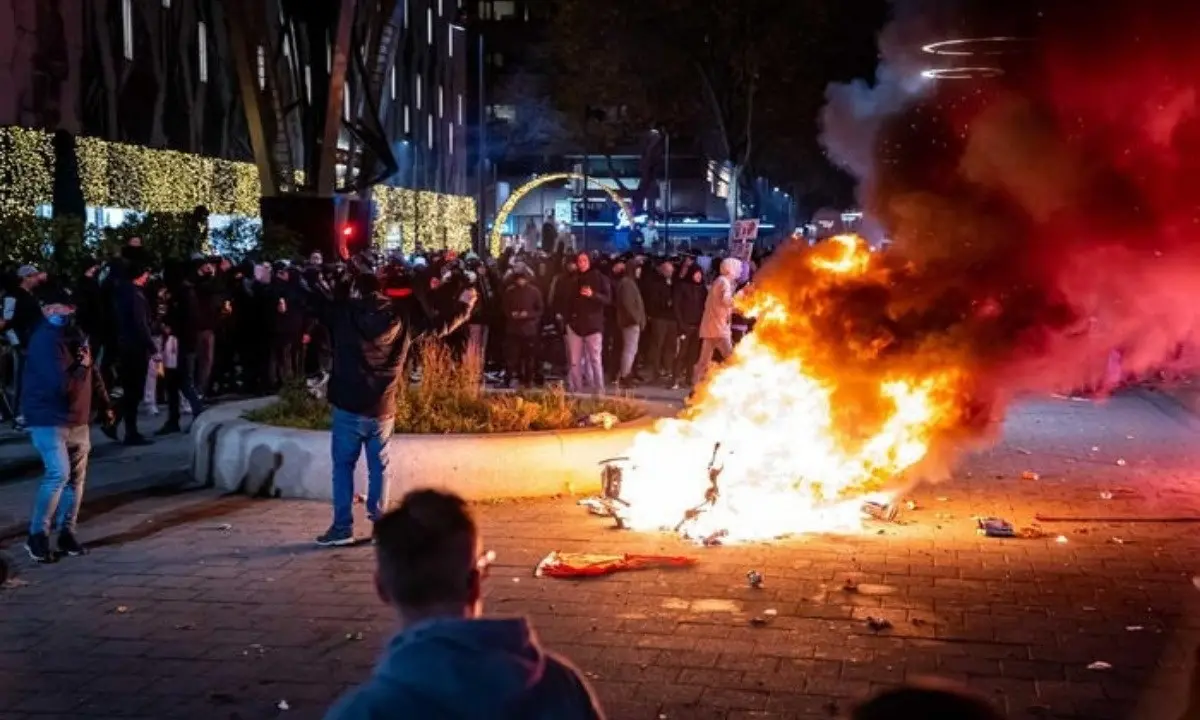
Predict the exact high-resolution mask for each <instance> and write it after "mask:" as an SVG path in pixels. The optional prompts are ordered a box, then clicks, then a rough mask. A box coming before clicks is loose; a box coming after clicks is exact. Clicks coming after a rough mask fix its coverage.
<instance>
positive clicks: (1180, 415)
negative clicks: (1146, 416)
mask: <svg viewBox="0 0 1200 720" xmlns="http://www.w3.org/2000/svg"><path fill="white" fill-rule="evenodd" d="M1131 394H1134V395H1136V396H1137V397H1139V398H1141V399H1142V400H1145V401H1146V402H1147V403H1149V404H1150V405H1152V406H1153V407H1154V409H1156V410H1158V411H1159V412H1161V413H1162V414H1163V415H1166V416H1167V417H1169V418H1171V419H1172V420H1174V421H1175V422H1177V423H1179V424H1181V425H1184V426H1186V427H1188V428H1189V429H1191V430H1195V431H1197V432H1200V417H1198V416H1197V415H1196V413H1195V412H1194V411H1193V410H1192V409H1191V408H1190V407H1188V406H1187V405H1186V404H1184V403H1183V402H1182V401H1180V400H1179V399H1177V398H1176V397H1174V396H1173V395H1171V394H1170V393H1165V392H1162V391H1161V390H1156V389H1154V388H1137V389H1135V390H1134V391H1133V392H1132V393H1131Z"/></svg>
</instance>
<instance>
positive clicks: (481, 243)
mask: <svg viewBox="0 0 1200 720" xmlns="http://www.w3.org/2000/svg"><path fill="white" fill-rule="evenodd" d="M478 62H479V68H478V69H479V167H478V168H477V173H478V175H479V189H478V191H479V199H478V200H477V201H476V202H477V204H478V205H479V207H477V208H476V209H475V210H476V213H477V214H478V217H479V219H478V221H477V224H478V227H479V230H478V232H477V233H476V235H477V237H476V239H475V242H476V243H477V245H478V247H476V248H475V252H477V253H479V254H480V255H482V256H485V257H486V255H487V253H488V251H489V250H490V248H488V246H487V242H488V241H487V238H488V237H490V235H489V233H488V230H487V193H486V192H485V190H486V183H487V180H486V178H485V177H484V173H485V172H486V168H487V107H486V106H485V105H484V93H483V83H484V77H483V28H479V58H478Z"/></svg>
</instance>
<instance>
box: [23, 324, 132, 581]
mask: <svg viewBox="0 0 1200 720" xmlns="http://www.w3.org/2000/svg"><path fill="white" fill-rule="evenodd" d="M42 312H43V313H44V315H45V320H44V321H43V322H41V323H39V324H38V326H37V328H36V329H35V330H34V332H33V335H32V336H31V337H30V340H29V363H28V364H27V365H26V367H25V388H24V389H25V394H24V396H23V397H22V398H21V407H22V410H23V411H24V413H25V421H26V422H27V423H28V426H29V438H30V440H31V441H32V442H33V447H34V449H36V450H37V451H38V454H39V455H41V458H42V465H43V466H44V467H45V474H44V475H43V476H42V481H41V484H40V485H39V487H38V492H37V498H36V499H35V500H34V504H33V513H32V516H31V518H30V521H29V536H28V538H27V539H26V541H25V549H26V551H27V552H28V553H29V557H31V558H33V559H34V560H35V561H36V562H50V561H51V560H53V554H52V552H51V549H50V530H51V525H52V524H55V525H57V526H58V531H59V533H58V550H59V552H61V553H63V554H64V555H83V554H84V552H85V550H84V548H83V546H82V545H80V543H79V541H78V540H77V539H76V538H75V523H76V521H77V520H78V518H79V507H80V505H81V504H82V503H83V484H84V479H85V478H86V477H87V465H88V453H89V452H90V451H91V447H92V443H91V430H90V427H89V425H90V424H91V421H92V408H93V401H94V403H95V405H96V407H97V408H98V409H99V410H100V413H101V414H102V415H104V416H105V419H106V421H108V420H111V413H112V411H111V409H110V406H109V400H108V393H107V392H106V391H105V389H104V383H103V382H102V381H101V380H100V373H98V372H97V371H96V370H95V369H94V368H93V367H92V356H91V349H90V347H89V345H88V342H87V336H86V335H84V334H83V333H82V332H80V331H79V329H78V326H76V325H74V323H73V322H72V318H71V314H72V312H73V308H71V307H70V306H67V305H63V304H59V303H52V304H48V305H46V306H45V307H44V308H43V309H42ZM142 374H143V375H145V368H143V369H142Z"/></svg>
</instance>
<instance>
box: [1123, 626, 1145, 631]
mask: <svg viewBox="0 0 1200 720" xmlns="http://www.w3.org/2000/svg"><path fill="white" fill-rule="evenodd" d="M1145 629H1146V628H1144V627H1142V626H1141V625H1126V626H1125V630H1127V631H1128V632H1141V631H1143V630H1145Z"/></svg>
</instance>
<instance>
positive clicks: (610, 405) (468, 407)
mask: <svg viewBox="0 0 1200 720" xmlns="http://www.w3.org/2000/svg"><path fill="white" fill-rule="evenodd" d="M417 357H418V360H419V367H420V373H421V376H420V379H419V380H418V381H417V382H416V383H414V384H412V385H409V386H402V387H401V389H400V392H399V394H398V395H397V398H396V430H395V431H396V432H397V433H413V434H439V435H440V434H467V433H504V432H531V431H540V430H563V429H567V428H571V427H575V426H576V424H577V423H578V422H579V420H580V418H583V417H586V416H588V415H591V414H594V413H601V412H607V413H611V414H612V415H614V416H616V418H617V419H618V420H620V421H622V422H625V421H628V420H633V419H636V418H638V417H640V416H641V415H642V414H643V412H642V409H641V407H640V406H639V405H638V404H637V403H636V402H633V401H632V400H629V399H627V398H621V397H614V398H580V397H574V396H571V395H568V394H567V393H566V392H565V391H564V390H563V388H562V386H561V385H555V386H551V387H549V388H547V389H545V390H534V391H521V392H488V391H487V390H486V389H485V388H484V385H483V372H482V368H481V366H480V362H479V360H478V355H477V354H475V353H473V352H470V351H469V350H468V352H467V353H466V356H465V357H464V358H463V359H462V360H461V361H455V360H454V359H453V358H452V357H451V353H450V350H449V349H448V348H447V347H446V346H445V345H444V344H442V343H436V342H426V343H421V344H420V345H418V353H417ZM246 419H248V420H251V421H253V422H258V423H263V424H266V425H278V426H282V427H293V428H301V429H306V430H328V429H329V426H330V406H329V404H328V403H327V402H325V400H323V399H321V398H318V397H314V395H313V394H312V393H311V392H309V390H308V388H307V387H302V386H293V387H289V388H286V389H285V390H284V391H283V392H281V393H280V395H279V400H278V401H276V402H274V403H272V404H270V405H267V406H266V407H263V408H260V409H258V410H253V411H250V412H248V413H247V414H246Z"/></svg>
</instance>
